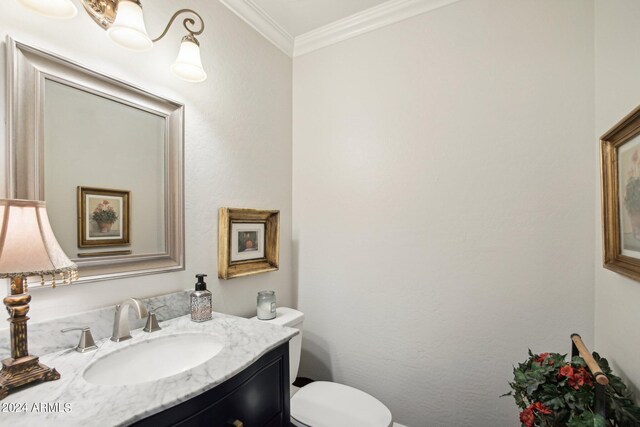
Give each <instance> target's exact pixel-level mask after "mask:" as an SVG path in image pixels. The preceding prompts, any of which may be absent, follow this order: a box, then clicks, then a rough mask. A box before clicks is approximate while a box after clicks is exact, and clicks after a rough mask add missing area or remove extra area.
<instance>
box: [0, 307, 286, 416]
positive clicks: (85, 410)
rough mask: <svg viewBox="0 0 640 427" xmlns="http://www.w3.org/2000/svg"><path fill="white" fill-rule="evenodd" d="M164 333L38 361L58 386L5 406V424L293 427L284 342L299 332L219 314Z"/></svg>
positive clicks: (172, 325) (22, 394)
mask: <svg viewBox="0 0 640 427" xmlns="http://www.w3.org/2000/svg"><path fill="white" fill-rule="evenodd" d="M160 326H161V327H162V329H161V330H160V331H157V332H153V333H146V332H143V331H142V330H141V329H137V330H134V331H132V334H131V335H132V337H133V338H132V339H130V340H127V341H123V342H113V341H110V340H109V339H108V338H107V339H102V340H99V341H98V342H97V344H98V347H99V348H98V349H97V350H95V351H91V352H87V353H79V352H76V351H74V349H73V348H68V349H66V350H62V351H58V352H56V353H50V354H45V355H42V356H41V357H40V359H41V360H42V362H43V363H45V364H47V366H50V367H54V368H56V369H57V371H58V372H59V373H60V374H61V378H60V379H59V380H57V381H51V382H47V383H42V384H39V385H36V386H34V387H30V388H28V389H25V390H21V391H19V392H16V393H14V394H11V395H9V397H7V398H6V399H4V400H3V401H1V402H0V403H1V404H2V405H3V406H2V408H0V410H2V414H1V415H0V417H1V419H2V423H3V424H4V423H5V422H6V423H7V425H11V424H12V423H13V424H15V425H21V426H34V427H36V426H37V427H41V426H60V425H64V426H87V425H96V426H97V425H99V426H105V427H106V426H127V425H137V426H154V427H157V426H174V425H175V426H177V425H179V426H196V425H207V426H216V427H217V426H220V427H223V426H234V425H235V426H240V425H242V426H244V427H252V426H270V427H271V426H285V425H287V426H288V425H289V424H288V422H289V421H288V420H289V360H288V358H289V353H288V341H289V340H290V339H291V338H292V337H293V336H295V335H296V334H297V333H298V331H297V330H295V329H291V328H286V327H281V326H276V325H271V324H268V323H262V322H256V321H252V320H249V319H244V318H239V317H235V316H229V315H224V314H219V313H214V315H213V319H212V320H211V321H208V322H202V323H194V322H192V321H191V320H190V317H189V316H181V317H177V318H174V319H170V320H166V321H164V322H161V323H160ZM184 367H186V370H185V369H183V368H184ZM234 423H235V424H234Z"/></svg>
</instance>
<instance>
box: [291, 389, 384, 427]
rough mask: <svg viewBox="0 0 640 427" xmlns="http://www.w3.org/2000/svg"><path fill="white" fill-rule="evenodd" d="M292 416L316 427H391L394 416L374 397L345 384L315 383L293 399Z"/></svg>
mask: <svg viewBox="0 0 640 427" xmlns="http://www.w3.org/2000/svg"><path fill="white" fill-rule="evenodd" d="M291 416H292V417H293V418H295V419H296V420H298V421H300V422H302V423H304V424H306V425H309V426H313V427H342V426H345V427H347V426H348V427H353V426H367V427H389V426H390V425H391V421H392V419H391V412H390V411H389V409H387V407H386V406H384V405H383V404H382V402H380V401H379V400H378V399H376V398H375V397H373V396H371V395H369V394H367V393H365V392H364V391H361V390H358V389H356V388H353V387H349V386H346V385H343V384H338V383H331V382H326V381H316V382H313V383H311V384H308V385H306V386H304V387H302V388H301V389H300V390H299V391H298V392H297V393H296V394H295V395H294V396H293V397H292V398H291Z"/></svg>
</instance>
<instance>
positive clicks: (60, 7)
mask: <svg viewBox="0 0 640 427" xmlns="http://www.w3.org/2000/svg"><path fill="white" fill-rule="evenodd" d="M20 3H22V4H23V5H24V6H25V7H26V8H27V9H29V10H31V11H32V12H35V13H38V14H40V15H44V16H48V17H49V18H55V19H71V18H73V17H75V16H76V15H77V14H78V9H76V7H75V5H74V4H73V2H72V1H71V0H20Z"/></svg>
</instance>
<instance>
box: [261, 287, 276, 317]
mask: <svg viewBox="0 0 640 427" xmlns="http://www.w3.org/2000/svg"><path fill="white" fill-rule="evenodd" d="M275 318H276V293H275V291H260V292H258V319H260V320H271V319H275Z"/></svg>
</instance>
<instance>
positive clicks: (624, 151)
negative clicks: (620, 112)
mask: <svg viewBox="0 0 640 427" xmlns="http://www.w3.org/2000/svg"><path fill="white" fill-rule="evenodd" d="M600 160H601V169H602V219H603V224H602V226H603V238H604V241H603V252H604V253H603V261H604V267H605V268H608V269H610V270H613V271H616V272H618V273H620V274H624V275H625V276H628V277H631V278H632V279H635V280H640V107H638V108H636V109H635V110H634V111H632V112H631V113H630V114H629V115H628V116H627V117H625V118H624V119H622V120H621V121H620V122H619V123H618V124H616V125H615V126H614V127H613V128H612V129H611V130H609V131H608V132H607V133H606V134H604V135H603V136H602V138H601V140H600Z"/></svg>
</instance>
